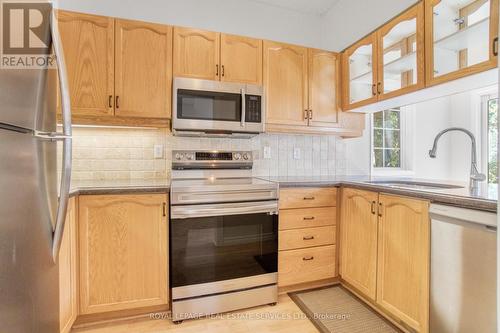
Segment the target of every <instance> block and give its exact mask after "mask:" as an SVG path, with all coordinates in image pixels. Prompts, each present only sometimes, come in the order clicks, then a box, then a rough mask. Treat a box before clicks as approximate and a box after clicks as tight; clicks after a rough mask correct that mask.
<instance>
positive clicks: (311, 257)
mask: <svg viewBox="0 0 500 333" xmlns="http://www.w3.org/2000/svg"><path fill="white" fill-rule="evenodd" d="M313 259H314V257H313V256H309V257H303V258H302V260H304V261H309V260H313Z"/></svg>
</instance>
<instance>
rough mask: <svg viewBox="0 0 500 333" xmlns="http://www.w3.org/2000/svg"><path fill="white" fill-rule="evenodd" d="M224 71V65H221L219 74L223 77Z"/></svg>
mask: <svg viewBox="0 0 500 333" xmlns="http://www.w3.org/2000/svg"><path fill="white" fill-rule="evenodd" d="M224 73H225V70H224V65H222V67H221V75H222V77H224Z"/></svg>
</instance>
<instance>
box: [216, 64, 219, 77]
mask: <svg viewBox="0 0 500 333" xmlns="http://www.w3.org/2000/svg"><path fill="white" fill-rule="evenodd" d="M215 76H219V65H215Z"/></svg>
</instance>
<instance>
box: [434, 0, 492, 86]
mask: <svg viewBox="0 0 500 333" xmlns="http://www.w3.org/2000/svg"><path fill="white" fill-rule="evenodd" d="M425 6H426V7H425V8H426V9H425V10H426V13H425V15H426V49H427V59H426V60H427V81H428V82H427V83H428V85H433V84H439V83H442V82H445V81H449V80H454V79H457V78H460V77H462V76H466V75H470V74H474V73H477V72H481V71H484V70H487V69H489V68H494V67H496V57H497V54H498V38H497V36H498V0H426V1H425Z"/></svg>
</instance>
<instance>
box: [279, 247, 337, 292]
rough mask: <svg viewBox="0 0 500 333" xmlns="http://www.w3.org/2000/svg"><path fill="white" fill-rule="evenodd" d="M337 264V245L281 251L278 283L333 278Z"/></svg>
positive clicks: (285, 283)
mask: <svg viewBox="0 0 500 333" xmlns="http://www.w3.org/2000/svg"><path fill="white" fill-rule="evenodd" d="M335 266H336V265H335V245H329V246H319V247H312V248H309V249H300V250H289V251H280V252H279V255H278V285H279V286H280V287H285V286H290V285H294V284H298V283H305V282H311V281H317V280H323V279H329V278H333V277H335V275H336V271H335Z"/></svg>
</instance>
